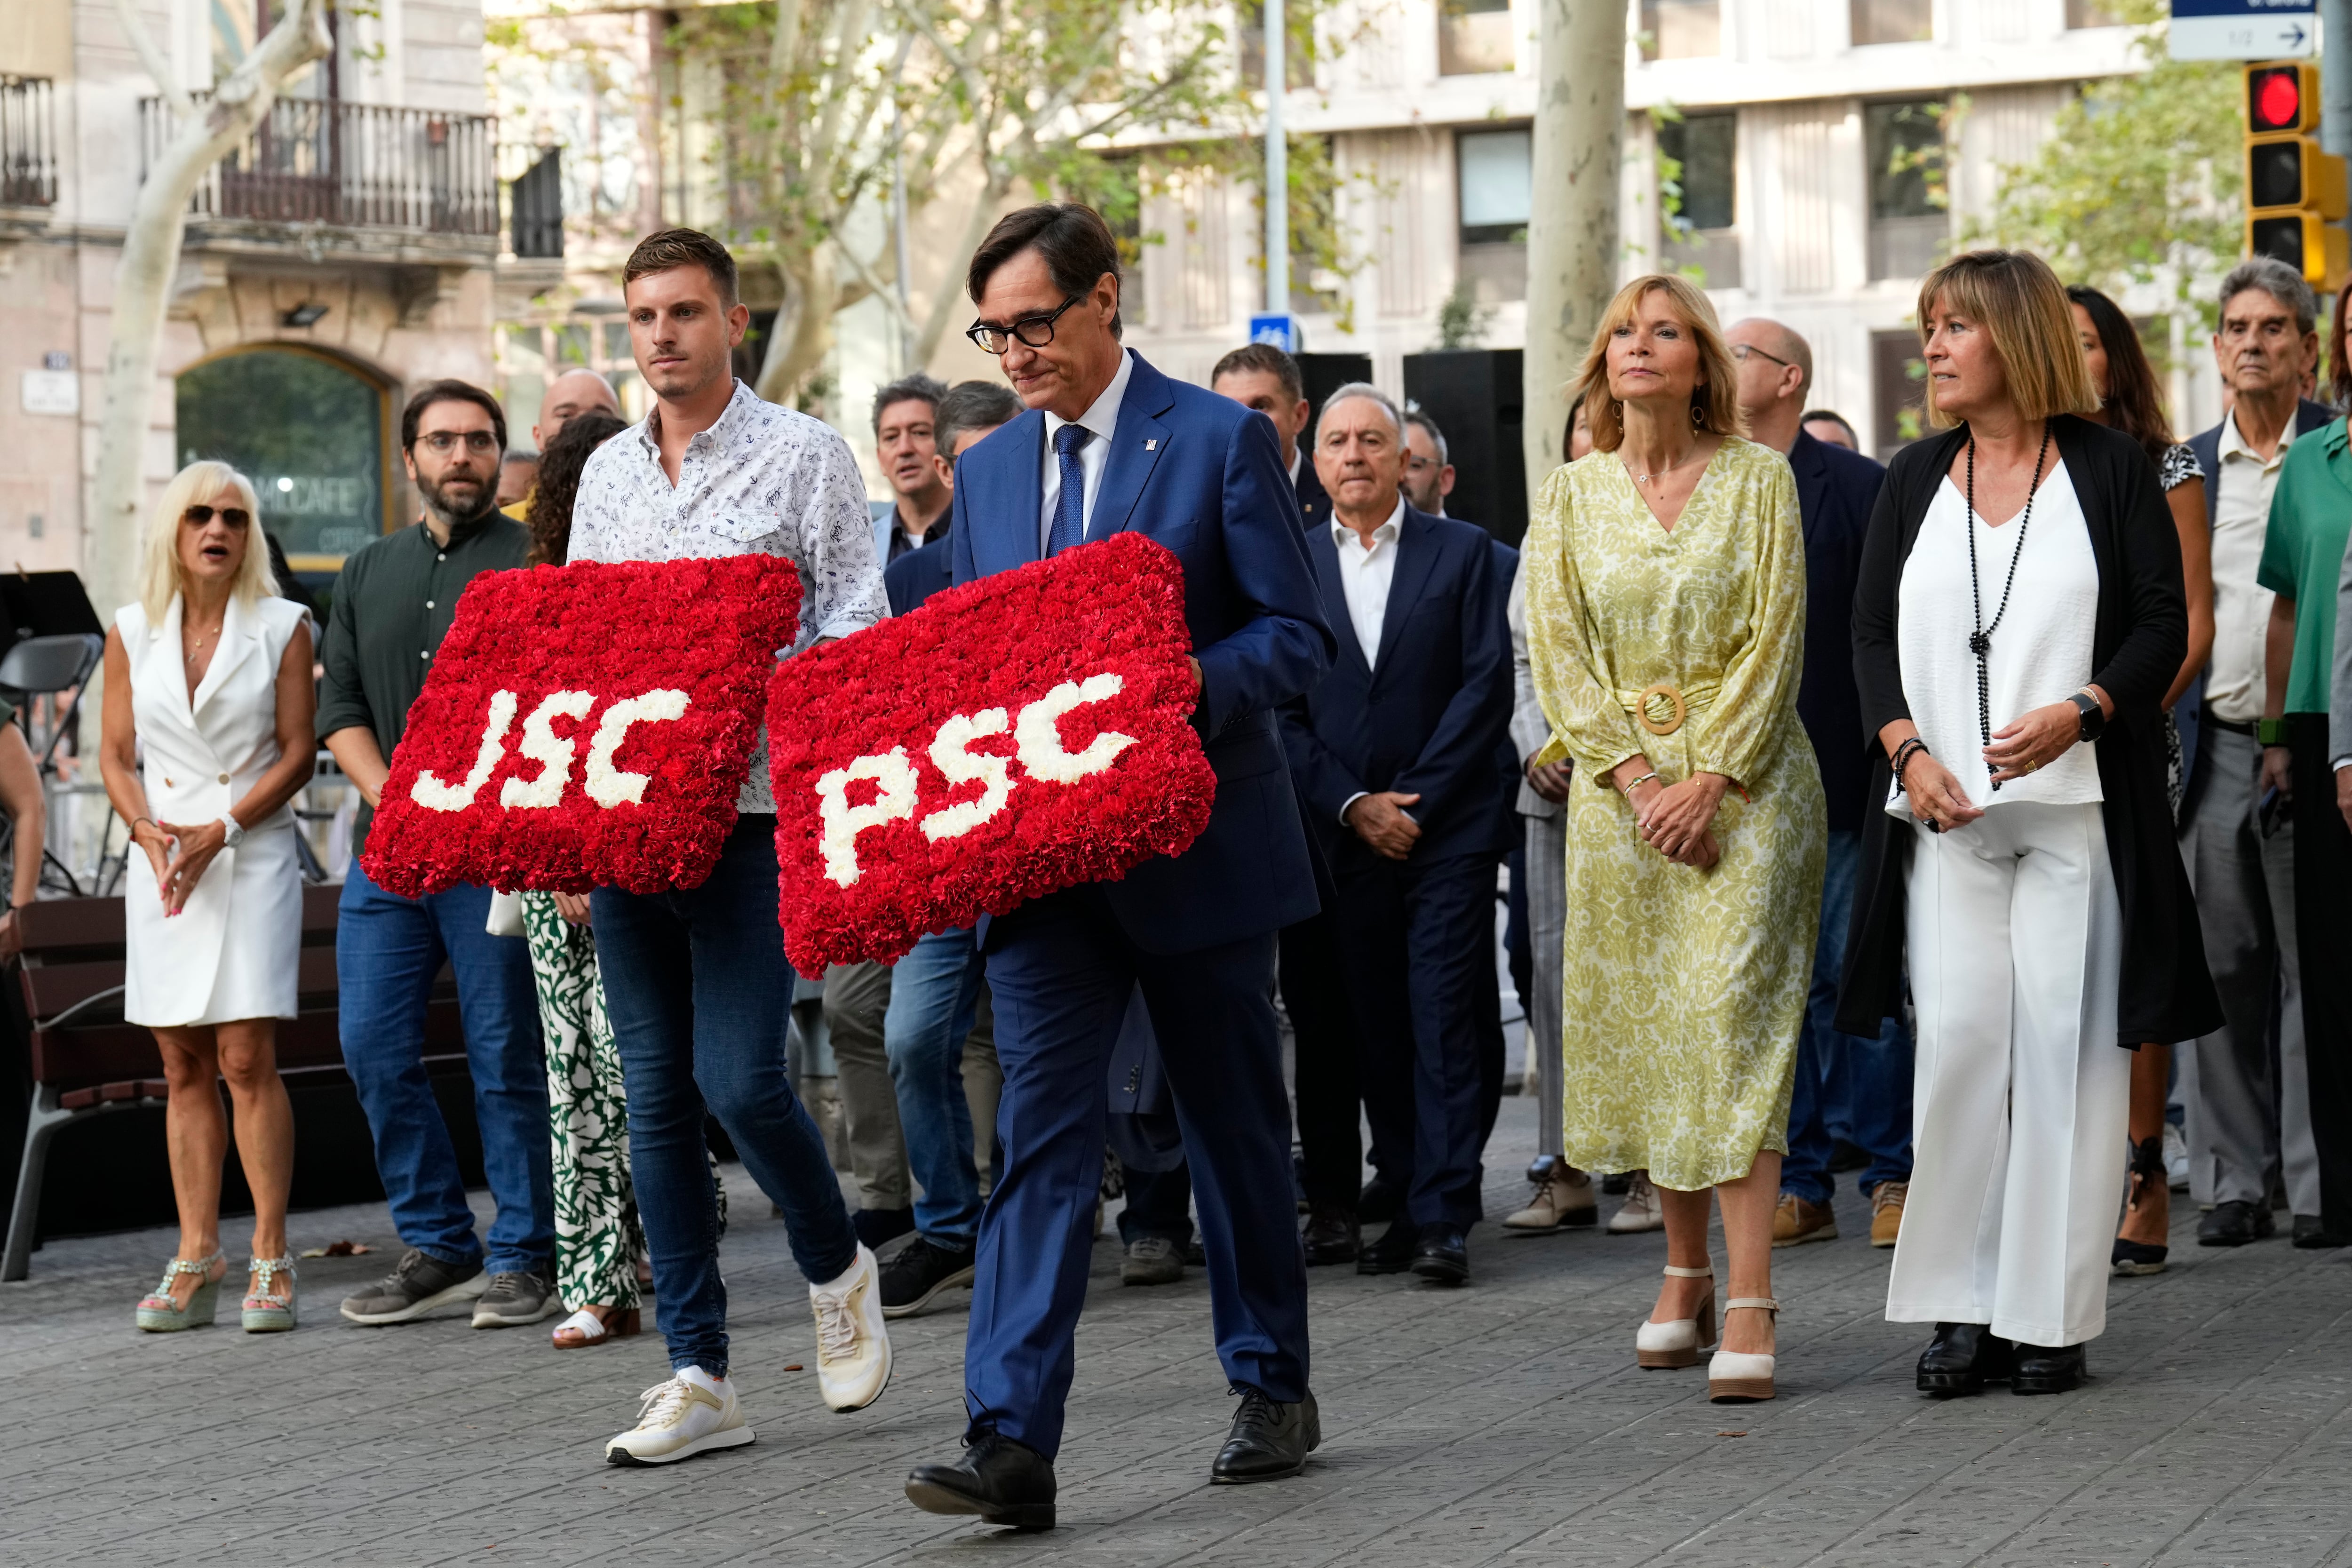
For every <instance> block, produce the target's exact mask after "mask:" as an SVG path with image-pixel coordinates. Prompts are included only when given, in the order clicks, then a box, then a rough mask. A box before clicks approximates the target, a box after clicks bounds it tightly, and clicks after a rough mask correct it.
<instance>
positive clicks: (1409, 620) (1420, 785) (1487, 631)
mask: <svg viewBox="0 0 2352 1568" xmlns="http://www.w3.org/2000/svg"><path fill="white" fill-rule="evenodd" d="M1396 552H1397V557H1396V567H1395V572H1394V574H1393V576H1392V577H1391V579H1390V583H1389V598H1388V607H1387V611H1386V613H1385V614H1384V615H1383V616H1382V617H1381V646H1380V649H1379V657H1378V658H1376V659H1375V660H1374V661H1373V662H1372V663H1371V664H1369V665H1368V664H1366V663H1365V662H1364V652H1363V648H1362V647H1361V645H1360V644H1359V643H1358V641H1357V639H1356V635H1355V631H1354V627H1353V624H1352V623H1351V622H1350V621H1349V616H1348V600H1347V595H1346V591H1345V590H1344V589H1343V588H1342V587H1341V585H1340V579H1339V546H1338V545H1337V544H1335V543H1334V542H1332V538H1331V530H1330V529H1329V528H1328V527H1327V528H1323V529H1320V530H1318V531H1316V532H1315V533H1314V534H1312V535H1310V536H1309V537H1308V539H1307V553H1308V554H1309V555H1311V556H1313V557H1314V561H1315V572H1316V575H1317V577H1318V579H1320V581H1321V583H1322V588H1323V603H1324V606H1325V613H1326V614H1327V615H1328V616H1329V618H1330V622H1331V626H1332V627H1333V629H1334V630H1335V631H1339V633H1340V636H1339V662H1338V663H1337V664H1335V665H1334V666H1332V668H1331V673H1330V674H1328V675H1327V676H1325V677H1324V678H1323V684H1322V685H1320V686H1318V687H1317V688H1316V689H1314V690H1313V691H1312V692H1310V693H1308V694H1307V697H1306V698H1305V699H1304V700H1300V701H1295V702H1292V703H1290V704H1288V705H1286V707H1285V708H1284V710H1283V715H1282V722H1283V742H1284V743H1285V744H1286V746H1288V747H1289V750H1290V765H1291V767H1292V768H1293V770H1295V771H1296V772H1297V774H1298V777H1299V781H1300V788H1301V791H1302V793H1303V794H1304V795H1305V796H1306V798H1307V806H1308V810H1309V817H1310V820H1311V821H1312V822H1313V823H1314V825H1315V832H1316V834H1317V836H1318V837H1320V838H1321V839H1322V840H1323V841H1324V843H1325V844H1326V845H1327V846H1328V847H1330V848H1331V850H1332V851H1333V852H1334V853H1336V852H1337V851H1338V849H1339V847H1340V846H1341V845H1342V844H1343V843H1345V842H1347V841H1349V840H1352V839H1353V837H1354V836H1353V835H1352V834H1350V833H1349V830H1348V829H1347V828H1346V827H1344V826H1341V824H1340V822H1339V809H1340V807H1341V806H1343V805H1346V804H1347V801H1348V797H1349V796H1350V795H1356V794H1358V793H1360V792H1363V791H1371V790H1395V791H1397V792H1399V793H1401V794H1411V795H1420V796H1421V800H1420V802H1419V804H1417V805H1412V806H1408V807H1406V810H1407V811H1408V812H1409V813H1410V814H1411V815H1412V818H1413V820H1415V821H1416V822H1418V823H1420V824H1421V829H1422V835H1421V838H1420V839H1419V841H1418V842H1416V843H1415V844H1414V846H1413V849H1412V858H1414V859H1416V860H1435V859H1439V858H1444V857H1448V856H1454V855H1471V854H1499V853H1501V852H1503V851H1505V850H1507V849H1508V848H1509V847H1510V844H1511V839H1512V837H1513V830H1514V829H1516V828H1517V818H1516V817H1515V816H1513V815H1512V813H1511V812H1510V810H1509V808H1508V805H1507V802H1506V799H1505V796H1504V795H1503V792H1502V791H1501V790H1500V789H1499V788H1498V787H1496V780H1495V765H1496V753H1497V751H1498V749H1499V747H1500V743H1501V741H1502V738H1503V736H1504V735H1505V733H1506V731H1507V729H1508V727H1509V724H1510V717H1511V638H1510V631H1509V628H1508V626H1507V623H1506V621H1505V619H1504V608H1503V606H1504V596H1505V595H1506V594H1507V592H1508V590H1509V584H1507V583H1505V582H1499V581H1497V580H1496V575H1495V544H1494V541H1493V540H1492V539H1491V538H1489V537H1488V536H1487V533H1486V530H1485V529H1483V528H1479V527H1476V526H1475V525H1474V524H1471V523H1466V522H1456V521H1454V520H1452V519H1451V518H1443V517H1432V516H1430V515H1429V514H1428V513H1426V512H1422V511H1415V510H1413V509H1412V507H1410V506H1408V507H1406V508H1405V510H1404V522H1403V526H1402V528H1401V529H1400V530H1399V531H1398V533H1397V542H1396Z"/></svg>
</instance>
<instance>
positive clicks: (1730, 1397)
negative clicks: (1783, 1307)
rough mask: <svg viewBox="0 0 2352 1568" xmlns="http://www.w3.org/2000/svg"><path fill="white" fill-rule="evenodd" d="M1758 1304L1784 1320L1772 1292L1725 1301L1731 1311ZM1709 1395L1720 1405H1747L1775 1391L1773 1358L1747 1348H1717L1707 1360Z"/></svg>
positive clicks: (1761, 1308)
mask: <svg viewBox="0 0 2352 1568" xmlns="http://www.w3.org/2000/svg"><path fill="white" fill-rule="evenodd" d="M1741 1307H1755V1308H1759V1309H1760V1310H1764V1311H1767V1312H1769V1313H1771V1314H1772V1321H1774V1322H1775V1323H1776V1324H1777V1323H1778V1322H1779V1321H1780V1302H1778V1301H1775V1300H1772V1298H1771V1297H1769V1296H1734V1297H1733V1298H1732V1299H1731V1300H1728V1301H1726V1302H1725V1303H1724V1304H1723V1310H1725V1311H1727V1312H1729V1311H1733V1310H1737V1309H1738V1308H1741ZM1706 1396H1707V1398H1709V1399H1710V1400H1713V1401H1714V1402H1715V1403H1716V1404H1717V1405H1743V1404H1748V1403H1751V1402H1753V1401H1756V1400H1760V1399H1769V1398H1771V1397H1772V1396H1773V1394H1772V1358H1771V1357H1770V1356H1769V1355H1752V1354H1749V1353H1748V1352H1744V1351H1717V1352H1715V1359H1714V1360H1713V1361H1710V1362H1708V1363H1706Z"/></svg>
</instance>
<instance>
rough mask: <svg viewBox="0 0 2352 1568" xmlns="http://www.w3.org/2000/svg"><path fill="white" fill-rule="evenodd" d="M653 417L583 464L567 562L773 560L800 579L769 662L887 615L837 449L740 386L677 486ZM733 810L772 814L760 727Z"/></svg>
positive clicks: (826, 432) (866, 529)
mask: <svg viewBox="0 0 2352 1568" xmlns="http://www.w3.org/2000/svg"><path fill="white" fill-rule="evenodd" d="M660 417H661V412H660V410H659V409H658V408H656V410H655V411H654V412H653V413H651V414H648V415H647V416H646V417H645V418H644V419H643V420H641V421H639V422H638V423H637V424H635V425H633V426H630V427H629V428H628V429H626V430H624V431H622V432H621V433H620V434H619V435H618V436H616V437H614V438H613V439H611V440H610V441H607V442H605V443H604V445H603V446H602V447H598V448H596V450H595V451H594V452H593V453H591V454H590V455H589V458H588V463H587V466H586V467H585V468H583V469H582V470H581V474H580V489H579V494H578V498H577V499H576V500H574V502H573V503H572V548H571V559H572V560H574V561H605V562H613V561H684V560H691V559H708V558H710V557H714V556H723V555H781V556H782V557H783V558H784V559H785V560H787V561H790V562H791V563H793V565H794V566H795V567H798V568H799V570H800V577H801V616H800V636H799V637H797V638H796V639H795V640H794V641H793V646H792V647H791V648H789V649H784V648H780V649H778V650H777V652H778V655H779V656H780V657H781V656H782V655H784V654H786V653H796V652H798V651H799V650H800V649H802V648H804V647H808V646H809V645H810V644H812V643H814V642H816V641H817V640H818V639H820V638H823V637H847V636H848V635H849V634H850V633H852V632H855V631H860V630H863V629H864V628H865V627H866V626H872V625H873V624H874V623H875V622H877V621H878V620H880V619H882V618H883V617H884V616H887V615H888V614H889V601H888V600H887V598H886V597H885V596H884V595H883V592H882V569H881V566H880V564H879V563H877V562H876V560H875V559H874V524H873V521H872V518H871V515H870V514H869V513H868V511H867V510H866V485H865V481H864V479H861V478H860V477H859V474H858V471H857V459H856V458H854V457H852V456H851V455H850V450H849V443H848V442H846V441H845V440H843V439H842V438H841V437H840V436H839V435H838V434H837V433H836V432H835V431H834V430H833V429H832V428H831V427H830V426H827V425H825V424H824V423H823V422H822V421H820V420H816V419H812V418H810V417H809V416H807V415H805V414H802V413H798V412H796V411H794V410H793V409H790V408H781V407H778V406H777V405H774V404H772V403H769V402H767V401H765V400H764V399H762V398H761V397H759V396H758V395H755V394H754V393H753V392H752V391H751V388H750V387H748V386H746V385H744V384H742V383H741V382H740V381H738V382H737V383H736V384H735V394H734V395H733V396H732V397H731V398H730V399H729V400H728V404H727V411H726V412H725V413H723V414H721V415H720V416H719V420H718V423H716V424H714V425H712V426H710V428H709V429H708V430H702V431H698V432H697V433H696V434H695V435H694V437H692V438H691V439H689V440H688V442H687V444H686V455H685V457H684V458H682V459H681V460H680V462H679V464H678V470H677V484H676V485H672V484H671V483H670V482H669V475H668V473H667V472H666V471H665V470H664V469H663V468H662V464H661V447H660V444H659V441H658V438H657V435H656V431H657V428H658V426H656V421H657V420H658V419H659V418H660ZM735 808H736V809H737V810H738V811H741V812H761V813H764V812H772V811H773V810H775V809H776V806H775V801H774V797H773V796H772V795H771V794H770V793H769V788H768V732H767V730H766V728H765V727H764V726H763V727H762V728H761V731H760V741H759V744H758V745H757V746H756V747H754V748H753V751H752V754H751V776H750V777H749V778H747V779H745V780H744V782H743V790H742V794H741V795H740V796H739V797H738V798H737V800H736V803H735Z"/></svg>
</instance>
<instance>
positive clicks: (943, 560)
mask: <svg viewBox="0 0 2352 1568" xmlns="http://www.w3.org/2000/svg"><path fill="white" fill-rule="evenodd" d="M953 566H954V558H953V557H952V556H951V555H950V552H949V551H948V541H947V540H946V539H934V540H932V541H931V542H929V544H926V545H923V546H922V547H921V548H920V549H917V550H909V551H908V552H906V553H905V554H904V555H901V556H899V557H898V559H897V560H896V561H893V562H892V563H890V564H889V565H887V566H885V567H884V568H882V591H883V592H884V593H885V594H887V595H889V596H890V613H891V614H892V615H894V616H903V615H905V614H907V612H908V611H909V610H912V609H915V608H917V607H918V606H919V605H921V604H922V602H923V601H924V600H925V599H928V598H929V597H930V596H931V595H934V594H936V593H938V592H939V591H940V589H942V588H944V587H946V586H947V585H948V584H949V581H950V573H951V570H952V568H953Z"/></svg>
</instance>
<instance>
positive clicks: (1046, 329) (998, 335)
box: [963, 294, 1086, 354]
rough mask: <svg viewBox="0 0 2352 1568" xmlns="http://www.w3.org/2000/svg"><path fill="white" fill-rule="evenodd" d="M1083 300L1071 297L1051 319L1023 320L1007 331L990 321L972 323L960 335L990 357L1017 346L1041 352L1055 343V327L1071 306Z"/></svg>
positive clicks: (1036, 317)
mask: <svg viewBox="0 0 2352 1568" xmlns="http://www.w3.org/2000/svg"><path fill="white" fill-rule="evenodd" d="M1085 298H1086V296H1085V295H1084V294H1073V295H1071V296H1070V297H1069V298H1068V299H1066V300H1063V301H1062V308H1061V310H1056V311H1055V312H1054V313H1053V314H1052V315H1050V316H1024V317H1022V318H1021V319H1020V320H1019V321H1015V322H1013V324H1012V325H1011V326H1009V327H1000V326H998V325H997V324H996V323H995V322H993V321H974V322H973V323H972V324H971V326H969V327H966V328H965V329H964V330H963V335H964V336H965V337H968V338H970V339H971V341H972V342H975V343H978V344H979V345H980V346H981V348H982V349H983V350H984V351H986V352H987V353H992V354H1001V353H1003V352H1004V351H1005V350H1007V349H1009V348H1011V347H1012V346H1013V343H1014V342H1021V343H1024V344H1026V345H1027V346H1029V347H1030V348H1033V349H1042V348H1044V347H1045V345H1046V344H1047V343H1050V342H1053V341H1054V323H1055V322H1056V321H1060V320H1061V319H1062V317H1063V316H1064V315H1065V314H1066V313H1067V311H1068V310H1069V309H1070V307H1071V306H1073V305H1075V304H1076V303H1077V302H1078V301H1079V300H1083V299H1085Z"/></svg>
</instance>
